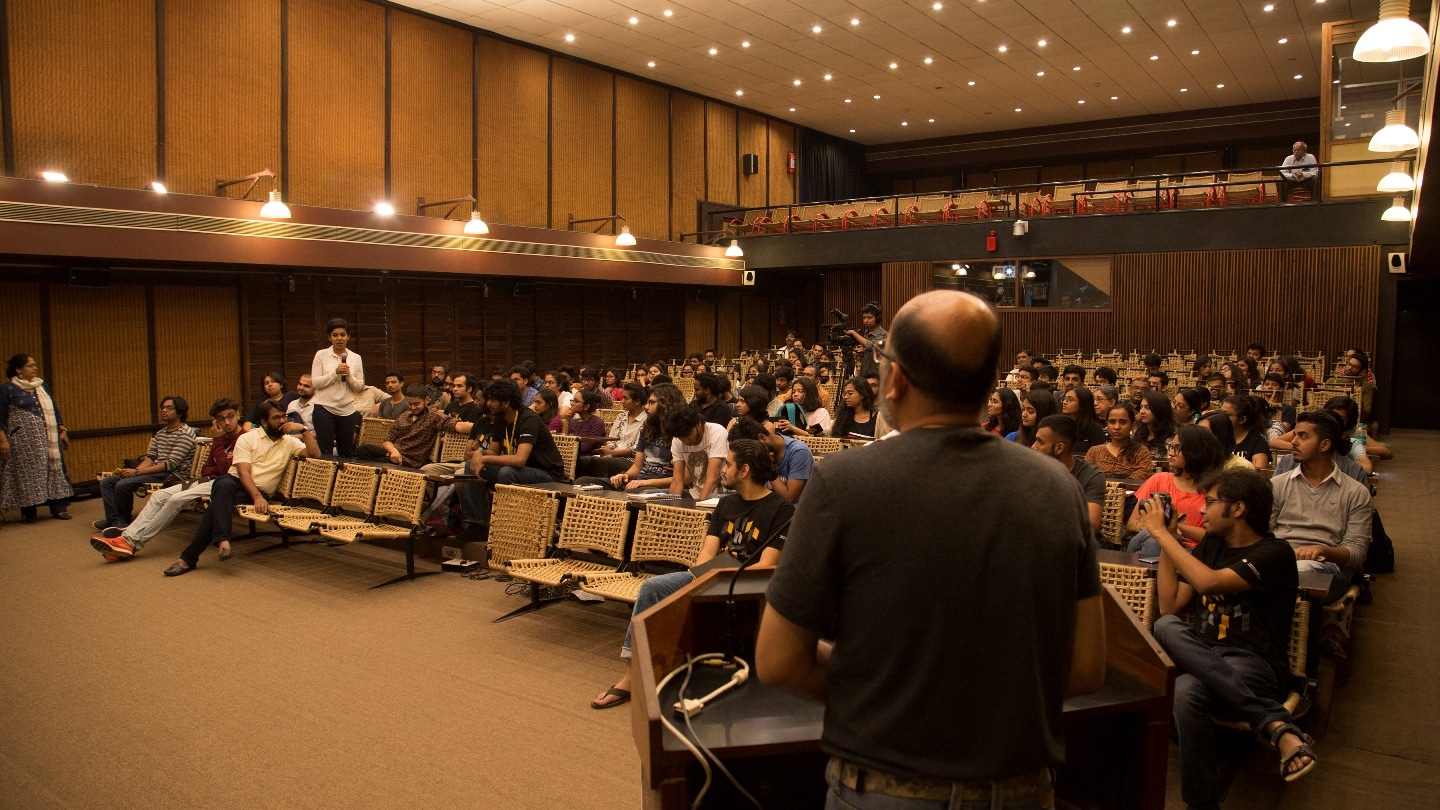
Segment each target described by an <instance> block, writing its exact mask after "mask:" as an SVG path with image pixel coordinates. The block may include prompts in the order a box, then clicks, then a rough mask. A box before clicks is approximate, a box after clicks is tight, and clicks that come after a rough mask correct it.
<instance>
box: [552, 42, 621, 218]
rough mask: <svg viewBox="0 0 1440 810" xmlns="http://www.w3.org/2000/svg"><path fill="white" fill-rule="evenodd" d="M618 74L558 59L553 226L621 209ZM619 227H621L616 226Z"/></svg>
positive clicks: (554, 104)
mask: <svg viewBox="0 0 1440 810" xmlns="http://www.w3.org/2000/svg"><path fill="white" fill-rule="evenodd" d="M614 116H615V105H614V74H611V73H608V72H605V71H602V70H596V69H595V68H592V67H590V66H588V65H582V64H580V63H579V62H571V61H570V60H568V59H556V60H554V61H553V63H552V74H551V81H550V117H551V122H552V127H551V138H552V140H551V142H550V166H551V171H550V227H552V228H557V229H560V228H564V227H565V222H566V218H567V215H573V216H574V217H575V218H576V219H589V218H591V217H604V216H609V215H611V214H613V213H615V211H614V210H613V208H614V197H613V194H612V191H613V189H612V184H611V179H612V177H613V171H614V170H613V166H612V164H611V156H612V154H613V153H614V146H613V143H614V141H613V135H614V129H613V126H614ZM616 230H617V231H618V228H617V229H616Z"/></svg>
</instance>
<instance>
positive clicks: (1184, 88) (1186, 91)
mask: <svg viewBox="0 0 1440 810" xmlns="http://www.w3.org/2000/svg"><path fill="white" fill-rule="evenodd" d="M1180 92H1182V93H1188V92H1190V88H1188V87H1182V88H1180Z"/></svg>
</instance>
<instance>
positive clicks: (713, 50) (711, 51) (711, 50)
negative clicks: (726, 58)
mask: <svg viewBox="0 0 1440 810" xmlns="http://www.w3.org/2000/svg"><path fill="white" fill-rule="evenodd" d="M717 53H720V50H719V49H718V48H711V49H710V55H711V56H714V55H715V54H717Z"/></svg>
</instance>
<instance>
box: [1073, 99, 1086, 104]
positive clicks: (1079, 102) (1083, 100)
mask: <svg viewBox="0 0 1440 810" xmlns="http://www.w3.org/2000/svg"><path fill="white" fill-rule="evenodd" d="M1075 103H1076V104H1084V103H1085V99H1083V98H1082V99H1080V100H1079V101H1077V102H1075Z"/></svg>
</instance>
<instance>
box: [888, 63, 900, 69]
mask: <svg viewBox="0 0 1440 810" xmlns="http://www.w3.org/2000/svg"><path fill="white" fill-rule="evenodd" d="M898 67H900V65H898V64H896V63H895V62H891V63H890V69H891V70H894V69H895V68H898Z"/></svg>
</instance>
